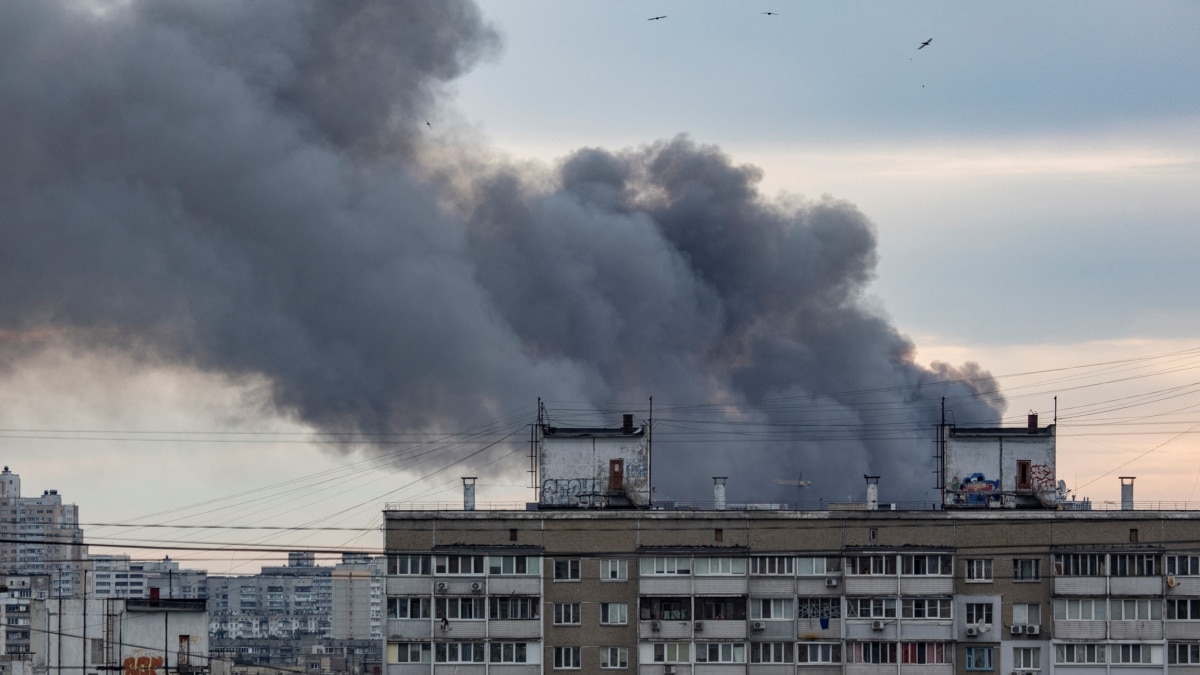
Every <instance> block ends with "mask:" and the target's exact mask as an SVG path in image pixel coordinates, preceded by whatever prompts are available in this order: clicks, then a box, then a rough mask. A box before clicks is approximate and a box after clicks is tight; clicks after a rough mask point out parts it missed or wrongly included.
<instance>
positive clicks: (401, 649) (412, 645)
mask: <svg viewBox="0 0 1200 675" xmlns="http://www.w3.org/2000/svg"><path fill="white" fill-rule="evenodd" d="M432 661H433V645H432V644H430V643H428V642H391V643H388V663H431V662H432Z"/></svg>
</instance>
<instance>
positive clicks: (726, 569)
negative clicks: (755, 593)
mask: <svg viewBox="0 0 1200 675" xmlns="http://www.w3.org/2000/svg"><path fill="white" fill-rule="evenodd" d="M693 569H695V571H696V574H704V575H712V576H715V575H735V574H736V575H741V574H745V573H746V559H745V558H696V560H695V563H694V564H693Z"/></svg>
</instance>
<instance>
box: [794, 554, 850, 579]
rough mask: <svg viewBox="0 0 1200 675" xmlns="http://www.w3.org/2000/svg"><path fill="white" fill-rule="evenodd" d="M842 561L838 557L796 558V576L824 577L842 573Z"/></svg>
mask: <svg viewBox="0 0 1200 675" xmlns="http://www.w3.org/2000/svg"><path fill="white" fill-rule="evenodd" d="M842 567H843V565H842V559H841V558H840V557H837V556H815V557H814V556H801V557H799V558H796V575H797V576H802V577H824V576H829V575H831V574H841V573H842Z"/></svg>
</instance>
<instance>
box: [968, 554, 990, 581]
mask: <svg viewBox="0 0 1200 675" xmlns="http://www.w3.org/2000/svg"><path fill="white" fill-rule="evenodd" d="M992 562H993V561H992V559H991V558H969V559H968V560H967V565H966V581H967V583H969V584H984V583H991V581H992Z"/></svg>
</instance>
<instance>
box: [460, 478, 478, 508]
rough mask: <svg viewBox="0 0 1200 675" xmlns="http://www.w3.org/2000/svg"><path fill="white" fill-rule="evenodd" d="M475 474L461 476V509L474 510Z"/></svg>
mask: <svg viewBox="0 0 1200 675" xmlns="http://www.w3.org/2000/svg"><path fill="white" fill-rule="evenodd" d="M475 478H476V477H475V476H463V479H462V482H463V511H474V510H475Z"/></svg>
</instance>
